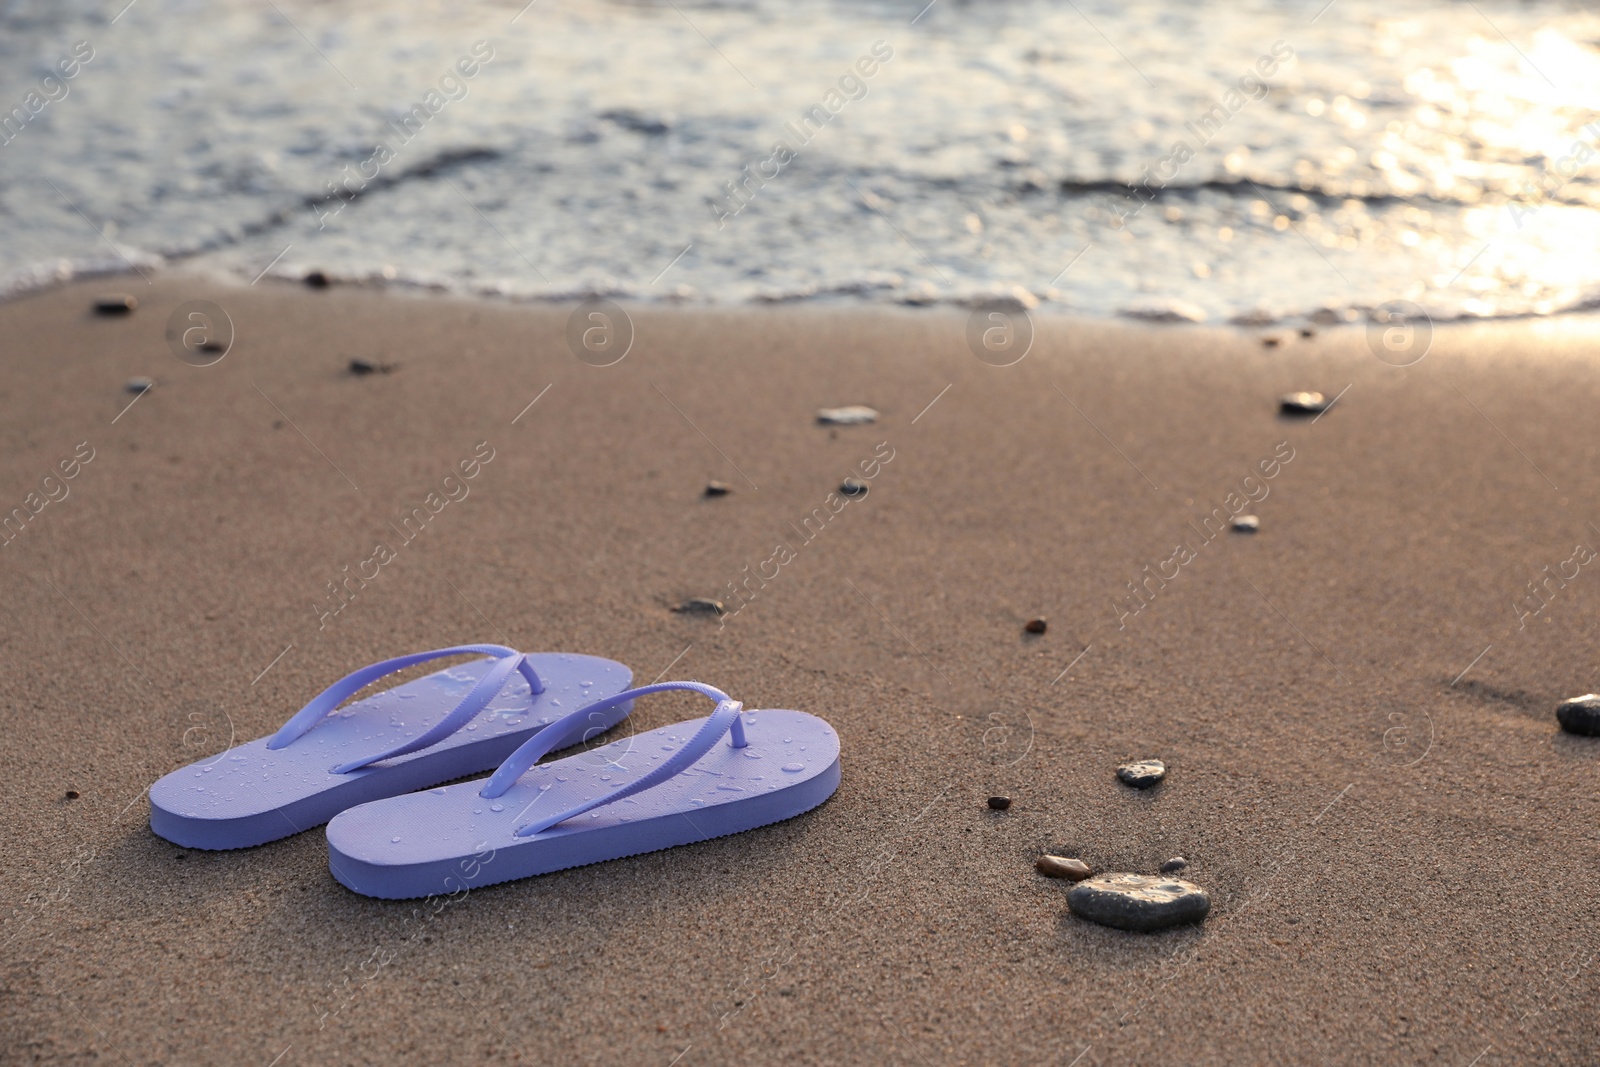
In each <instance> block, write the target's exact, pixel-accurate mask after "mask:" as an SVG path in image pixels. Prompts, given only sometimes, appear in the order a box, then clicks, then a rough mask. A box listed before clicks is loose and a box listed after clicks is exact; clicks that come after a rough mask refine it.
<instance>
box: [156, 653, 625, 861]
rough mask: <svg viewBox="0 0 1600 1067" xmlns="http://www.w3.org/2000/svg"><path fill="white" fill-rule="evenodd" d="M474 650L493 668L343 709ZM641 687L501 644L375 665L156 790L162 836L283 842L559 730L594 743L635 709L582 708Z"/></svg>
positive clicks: (423, 682)
mask: <svg viewBox="0 0 1600 1067" xmlns="http://www.w3.org/2000/svg"><path fill="white" fill-rule="evenodd" d="M470 653H479V654H482V655H485V656H487V657H489V658H487V659H480V660H476V661H472V662H468V663H463V664H459V665H457V666H453V667H449V668H446V669H445V670H442V671H436V672H434V673H433V674H430V675H427V676H426V677H423V678H418V679H416V680H414V681H411V682H407V683H405V684H404V685H400V686H396V687H394V688H392V689H388V690H385V691H383V692H379V693H376V694H373V695H371V696H368V697H366V698H364V699H362V700H359V701H357V702H355V703H353V704H351V705H349V706H348V707H344V708H340V707H339V705H340V704H342V703H343V702H344V701H345V700H348V699H349V698H350V697H352V696H354V695H355V694H356V693H358V692H359V691H360V690H361V689H363V688H364V687H366V686H368V685H371V684H372V683H373V682H375V681H377V680H378V679H380V678H382V677H384V676H385V675H387V674H391V673H393V672H395V671H399V670H404V669H405V668H407V667H410V666H414V665H416V664H418V663H424V662H427V661H428V660H433V659H441V658H444V657H448V656H461V655H465V654H470ZM631 680H632V672H630V671H629V670H628V668H627V667H624V666H623V665H622V664H620V663H615V662H613V661H611V660H607V659H601V658H599V657H598V656H579V655H568V654H563V653H533V654H526V655H525V654H523V653H520V652H518V651H516V650H515V649H511V648H506V647H504V646H501V645H461V646H457V647H454V648H443V649H435V650H434V651H431V652H419V653H415V654H413V655H409V656H401V657H398V658H396V659H391V660H384V661H382V662H380V663H374V664H372V665H371V666H369V667H363V668H362V669H361V670H358V671H355V672H354V673H352V674H350V675H347V676H346V677H344V678H342V679H340V680H339V681H338V682H335V683H334V684H333V685H331V686H329V687H328V688H327V689H325V690H324V691H323V692H322V693H321V694H319V695H318V696H317V698H316V699H315V700H313V701H312V702H311V703H309V704H307V705H306V706H305V707H304V708H303V709H301V710H300V712H299V713H298V714H296V715H295V716H294V717H293V718H292V719H290V720H289V721H288V722H287V723H285V724H284V726H283V728H282V729H281V730H279V731H278V732H277V733H276V734H274V735H273V736H272V737H263V738H259V739H257V740H255V741H250V742H248V743H246V744H243V745H239V746H237V747H234V748H231V749H229V750H227V751H226V752H222V753H220V754H217V755H215V756H211V757H208V758H207V759H205V760H201V761H200V762H198V763H194V764H191V765H190V766H188V767H183V768H180V769H178V770H176V771H173V772H172V773H171V774H168V775H167V776H166V777H164V778H162V779H161V780H160V781H158V782H156V783H155V784H154V785H153V786H151V787H150V828H151V829H152V830H153V831H155V833H156V834H158V835H160V836H161V837H164V838H166V839H167V840H168V841H172V842H174V843H175V844H179V845H184V846H187V847H189V848H203V849H232V848H246V847H249V846H251V845H259V844H264V843H265V842H268V841H275V840H277V839H278V838H281V837H288V836H289V835H290V834H294V833H298V832H299V831H301V830H307V829H310V828H311V827H313V826H320V825H321V824H323V823H325V822H327V821H328V820H329V819H331V818H333V817H334V816H335V815H337V814H338V813H339V812H341V811H343V810H344V809H345V808H348V807H350V806H351V805H354V804H362V803H365V802H367V801H372V800H378V799H380V798H383V797H392V796H396V795H398V794H403V793H409V792H411V791H413V790H416V789H426V788H427V787H429V786H432V785H437V784H438V783H439V782H448V781H450V780H451V779H454V778H463V777H466V776H468V775H472V774H481V773H482V772H484V771H486V770H489V769H490V768H492V767H494V766H495V765H497V764H498V763H500V762H501V761H502V760H504V759H505V758H506V756H507V755H508V754H510V753H511V752H513V751H515V750H516V749H517V748H518V747H519V746H521V745H523V744H524V743H525V742H527V741H528V739H529V738H531V737H540V736H545V735H546V734H547V733H548V736H547V737H546V740H547V741H548V742H549V745H550V747H551V748H552V749H556V748H565V747H568V746H570V745H574V744H577V743H579V742H581V741H585V740H588V739H589V738H592V737H594V736H596V735H598V734H599V733H601V732H603V731H604V730H607V729H609V728H610V727H611V726H613V725H615V724H616V723H617V722H618V721H620V720H621V719H623V718H624V717H626V716H627V714H628V711H629V709H630V708H631V707H632V702H631V701H622V702H620V703H619V702H616V701H612V702H610V703H608V704H607V705H606V706H605V707H604V708H603V709H600V710H598V711H596V712H595V713H594V714H593V715H590V716H587V717H584V718H583V719H581V720H574V719H573V717H572V716H571V714H570V712H571V711H572V710H573V709H574V708H579V707H583V706H584V705H588V704H591V703H593V702H595V701H596V700H597V699H599V698H604V697H609V696H614V695H615V694H617V693H620V692H622V691H623V690H625V689H626V688H627V686H628V683H629V682H630V681H631ZM557 724H560V725H559V726H558V725H557ZM551 727H555V729H554V731H553V732H551Z"/></svg>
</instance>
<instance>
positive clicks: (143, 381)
mask: <svg viewBox="0 0 1600 1067" xmlns="http://www.w3.org/2000/svg"><path fill="white" fill-rule="evenodd" d="M155 384H156V383H155V382H154V381H152V380H151V379H149V378H129V379H128V380H127V381H126V382H123V383H122V388H123V389H124V390H126V391H127V392H130V393H142V392H144V391H145V390H147V389H150V388H152V387H154V385H155Z"/></svg>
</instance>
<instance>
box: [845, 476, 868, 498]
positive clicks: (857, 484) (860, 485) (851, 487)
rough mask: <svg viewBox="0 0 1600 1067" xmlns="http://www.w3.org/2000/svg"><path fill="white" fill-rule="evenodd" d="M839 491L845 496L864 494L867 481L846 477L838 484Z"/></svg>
mask: <svg viewBox="0 0 1600 1067" xmlns="http://www.w3.org/2000/svg"><path fill="white" fill-rule="evenodd" d="M839 492H841V493H843V494H844V495H845V496H865V495H866V492H867V483H866V482H864V481H862V480H861V479H860V478H846V479H845V480H844V481H843V482H841V483H840V484H839Z"/></svg>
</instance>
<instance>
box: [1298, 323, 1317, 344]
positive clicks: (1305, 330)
mask: <svg viewBox="0 0 1600 1067" xmlns="http://www.w3.org/2000/svg"><path fill="white" fill-rule="evenodd" d="M1316 335H1317V331H1316V330H1313V329H1312V328H1311V327H1309V326H1302V327H1301V328H1300V336H1301V337H1304V338H1305V339H1306V340H1308V341H1309V340H1311V338H1313V337H1315V336H1316Z"/></svg>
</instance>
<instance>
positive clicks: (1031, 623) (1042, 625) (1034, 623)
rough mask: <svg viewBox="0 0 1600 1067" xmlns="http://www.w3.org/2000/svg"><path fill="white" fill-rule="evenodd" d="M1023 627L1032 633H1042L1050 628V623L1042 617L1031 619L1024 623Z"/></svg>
mask: <svg viewBox="0 0 1600 1067" xmlns="http://www.w3.org/2000/svg"><path fill="white" fill-rule="evenodd" d="M1022 628H1023V629H1024V630H1026V631H1027V632H1028V633H1030V634H1042V633H1044V632H1045V631H1046V630H1048V629H1050V624H1049V623H1048V622H1045V621H1044V619H1042V618H1040V619H1029V620H1028V621H1027V622H1025V623H1023V625H1022Z"/></svg>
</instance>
